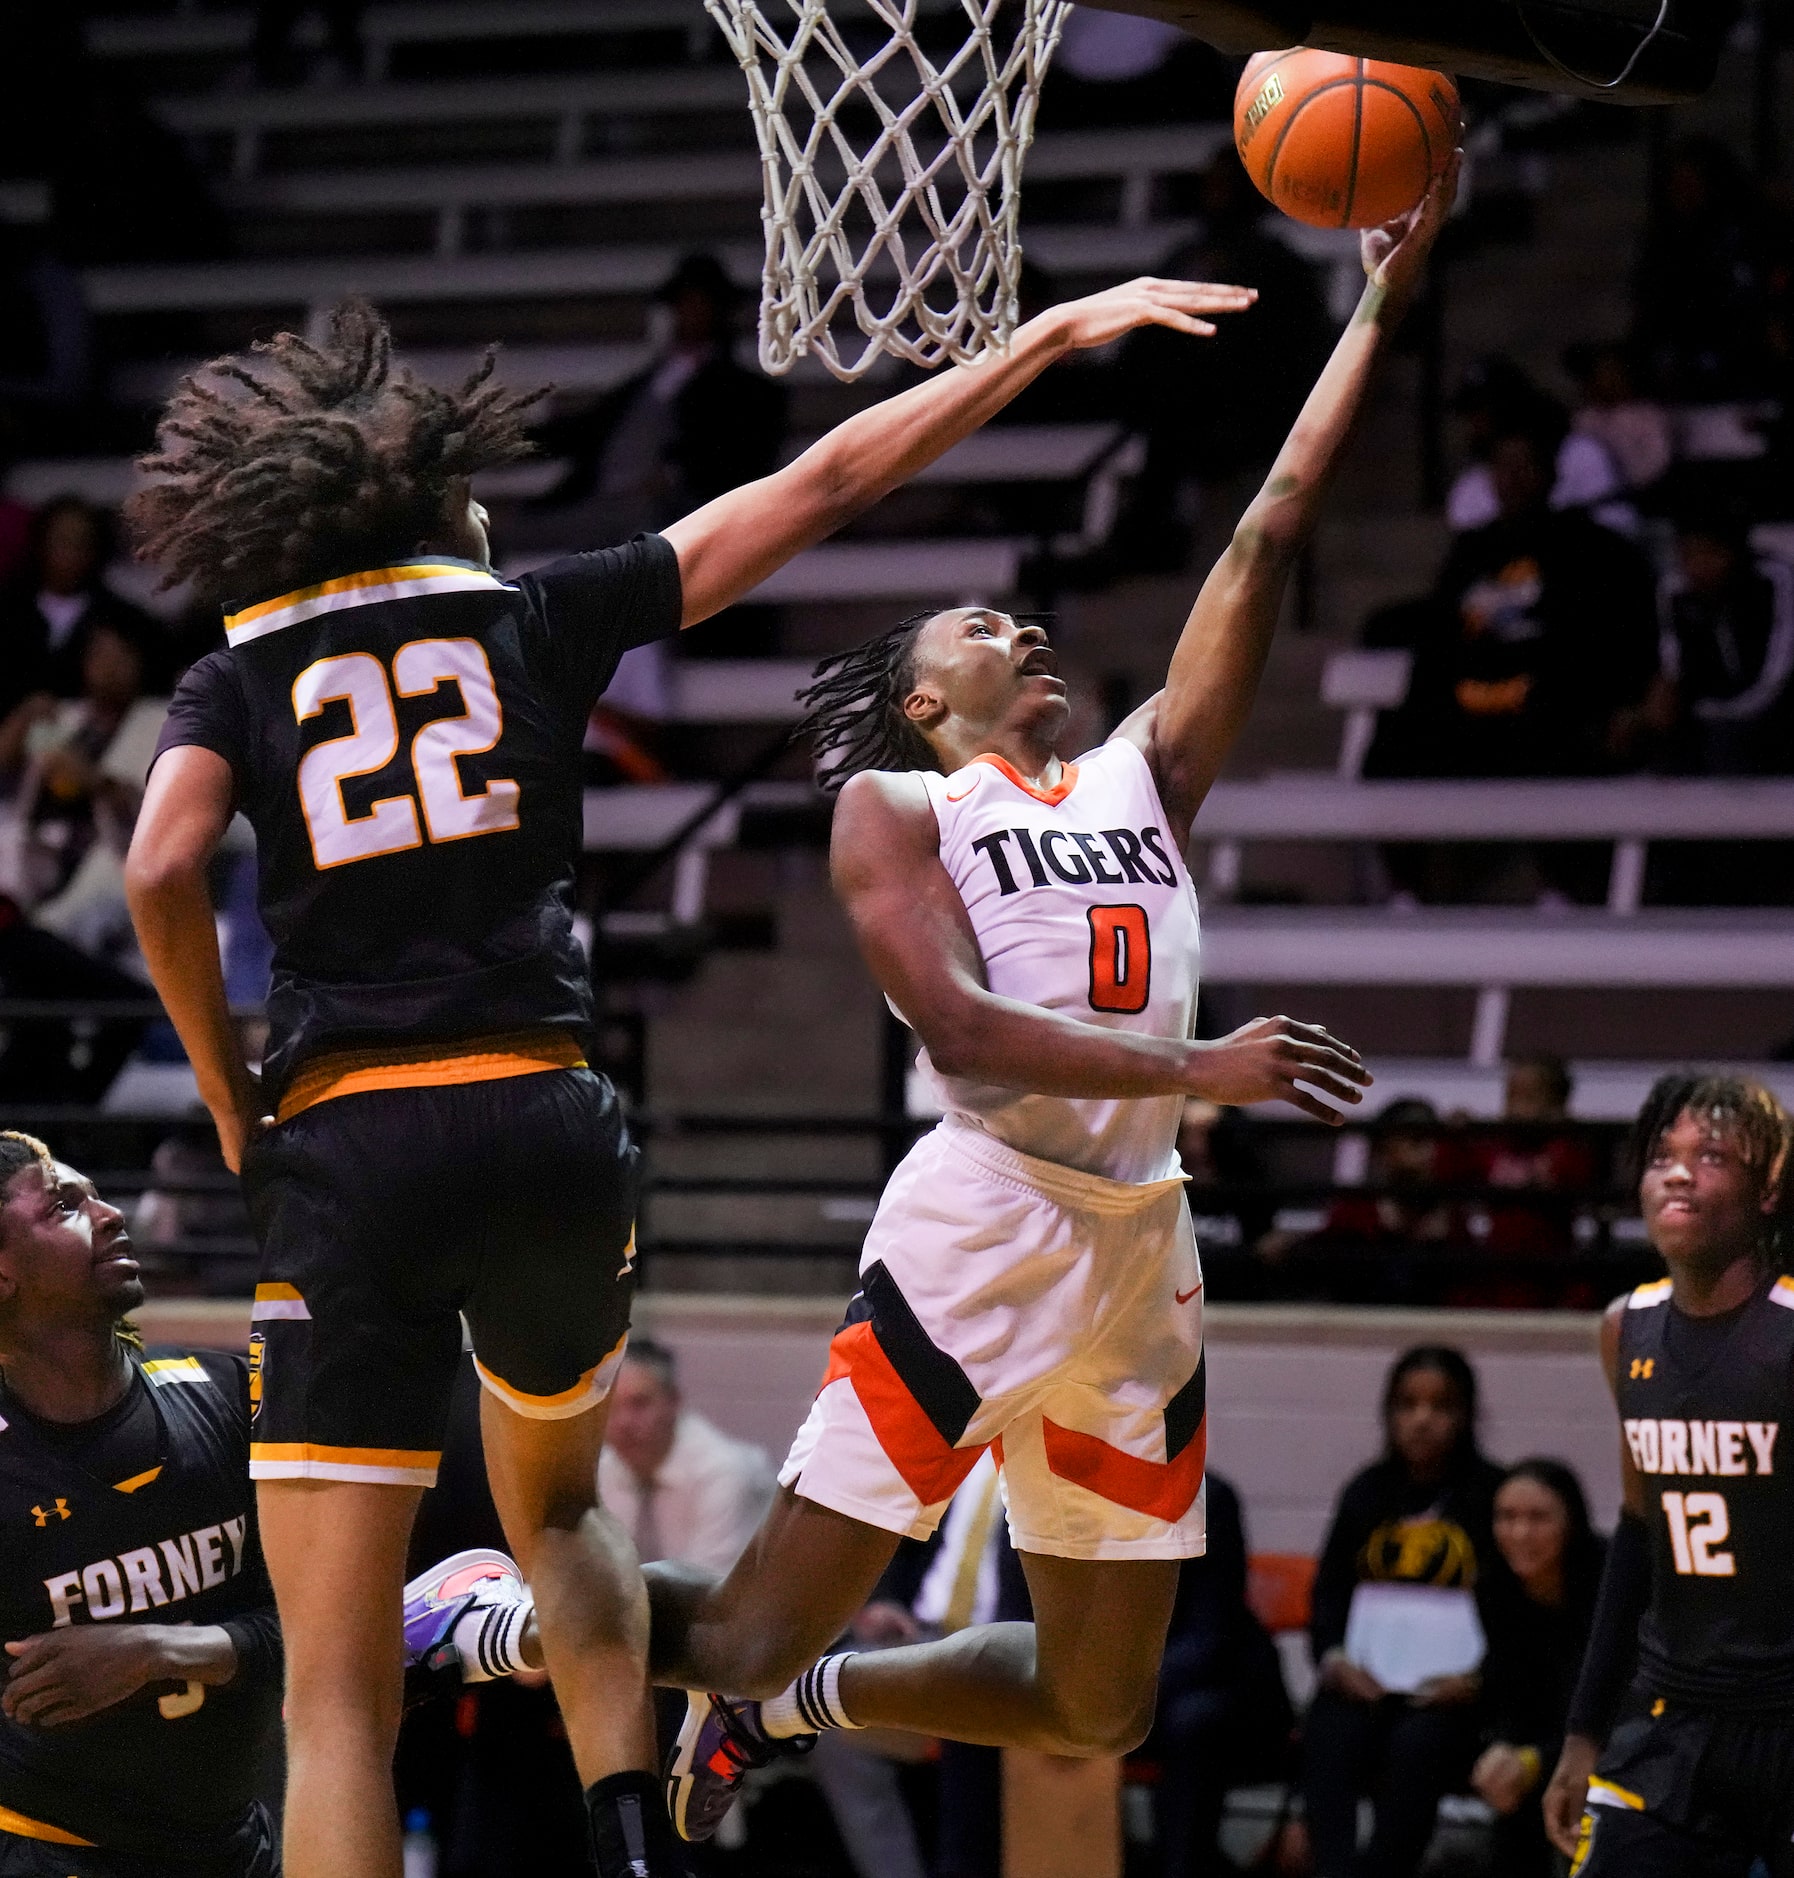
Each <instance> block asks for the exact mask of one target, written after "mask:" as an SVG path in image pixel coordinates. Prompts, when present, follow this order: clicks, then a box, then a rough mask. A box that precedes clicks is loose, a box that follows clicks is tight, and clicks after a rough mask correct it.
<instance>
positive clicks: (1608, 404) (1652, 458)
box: [1560, 345, 1674, 495]
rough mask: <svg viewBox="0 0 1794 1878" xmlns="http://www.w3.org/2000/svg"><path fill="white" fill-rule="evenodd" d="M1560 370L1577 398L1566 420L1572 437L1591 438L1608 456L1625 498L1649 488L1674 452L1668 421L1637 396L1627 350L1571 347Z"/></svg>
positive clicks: (1656, 406) (1657, 408)
mask: <svg viewBox="0 0 1794 1878" xmlns="http://www.w3.org/2000/svg"><path fill="white" fill-rule="evenodd" d="M1564 366H1565V368H1566V369H1567V370H1568V372H1569V374H1570V376H1571V377H1572V378H1574V379H1575V380H1576V384H1577V387H1578V389H1579V390H1580V392H1581V394H1582V397H1581V402H1580V403H1579V404H1578V405H1577V407H1576V412H1575V415H1574V416H1573V417H1572V418H1571V420H1570V428H1571V435H1572V436H1578V437H1590V438H1592V439H1593V440H1594V441H1595V442H1596V443H1598V444H1599V445H1600V446H1601V447H1602V449H1604V450H1605V451H1606V452H1607V454H1608V456H1609V457H1610V458H1611V459H1612V462H1613V466H1614V468H1615V469H1617V470H1618V471H1619V475H1620V483H1621V486H1622V488H1624V490H1625V491H1626V493H1627V494H1628V495H1638V494H1642V493H1644V492H1645V491H1647V490H1649V489H1650V488H1651V487H1652V486H1653V485H1654V484H1655V483H1657V482H1658V481H1659V480H1660V478H1661V477H1662V476H1663V473H1664V472H1665V471H1666V470H1667V469H1668V468H1669V465H1670V458H1671V456H1672V455H1673V454H1674V451H1673V447H1672V444H1671V440H1670V432H1669V417H1668V415H1667V413H1666V412H1665V411H1664V409H1663V406H1662V405H1660V404H1658V403H1656V402H1654V401H1653V400H1652V399H1650V398H1647V397H1645V396H1644V395H1643V394H1642V393H1641V392H1640V390H1639V388H1638V383H1637V376H1636V374H1635V372H1634V371H1633V366H1632V359H1631V355H1630V353H1629V352H1628V350H1627V348H1626V347H1625V346H1619V345H1604V346H1590V345H1580V346H1571V347H1570V349H1569V350H1568V351H1567V352H1566V353H1565V354H1564ZM1566 443H1567V439H1566ZM1560 474H1561V469H1560Z"/></svg>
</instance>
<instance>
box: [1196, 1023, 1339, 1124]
mask: <svg viewBox="0 0 1794 1878" xmlns="http://www.w3.org/2000/svg"><path fill="white" fill-rule="evenodd" d="M1191 1048H1192V1051H1193V1053H1194V1060H1193V1063H1192V1067H1191V1074H1190V1084H1189V1093H1190V1094H1191V1095H1194V1096H1201V1097H1202V1098H1203V1100H1204V1101H1207V1102H1223V1103H1229V1104H1238V1103H1243V1102H1288V1103H1291V1104H1293V1105H1294V1106H1295V1107H1296V1108H1299V1109H1301V1110H1302V1111H1303V1112H1304V1113H1305V1114H1309V1115H1312V1116H1313V1117H1314V1118H1315V1119H1316V1121H1322V1122H1330V1123H1332V1124H1333V1125H1334V1126H1335V1127H1337V1126H1338V1125H1339V1124H1340V1123H1341V1122H1342V1121H1344V1120H1345V1117H1344V1116H1343V1115H1342V1114H1341V1113H1340V1112H1339V1110H1338V1109H1336V1108H1333V1107H1331V1106H1330V1105H1329V1104H1328V1103H1325V1102H1323V1101H1322V1100H1321V1099H1320V1097H1319V1096H1317V1095H1314V1094H1312V1093H1311V1091H1310V1090H1309V1089H1300V1088H1298V1087H1297V1086H1296V1084H1297V1080H1298V1078H1299V1079H1300V1080H1301V1081H1302V1082H1305V1083H1308V1084H1310V1085H1311V1086H1312V1088H1313V1089H1323V1090H1325V1091H1326V1093H1327V1094H1328V1095H1330V1096H1332V1097H1333V1098H1334V1100H1335V1101H1338V1102H1347V1103H1357V1102H1362V1101H1363V1100H1364V1093H1363V1092H1364V1090H1365V1089H1366V1088H1368V1087H1369V1086H1370V1083H1371V1080H1372V1078H1371V1073H1370V1071H1369V1070H1367V1069H1366V1068H1365V1067H1364V1062H1363V1059H1362V1058H1361V1057H1360V1056H1359V1054H1358V1052H1357V1051H1356V1050H1354V1049H1353V1048H1352V1046H1351V1045H1350V1044H1349V1043H1341V1042H1340V1040H1339V1039H1338V1038H1337V1037H1335V1036H1332V1035H1331V1034H1329V1032H1328V1031H1327V1030H1326V1029H1324V1028H1323V1027H1322V1026H1321V1025H1319V1024H1298V1023H1296V1022H1295V1021H1294V1019H1293V1018H1288V1017H1255V1018H1253V1020H1252V1022H1251V1023H1249V1024H1242V1025H1241V1026H1240V1027H1239V1029H1238V1030H1236V1031H1234V1032H1232V1033H1231V1034H1230V1035H1228V1036H1225V1037H1221V1038H1218V1039H1217V1040H1216V1041H1215V1042H1213V1043H1198V1044H1194V1045H1192V1046H1191Z"/></svg>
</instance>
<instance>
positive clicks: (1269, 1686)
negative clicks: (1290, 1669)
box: [1140, 1471, 1294, 1878]
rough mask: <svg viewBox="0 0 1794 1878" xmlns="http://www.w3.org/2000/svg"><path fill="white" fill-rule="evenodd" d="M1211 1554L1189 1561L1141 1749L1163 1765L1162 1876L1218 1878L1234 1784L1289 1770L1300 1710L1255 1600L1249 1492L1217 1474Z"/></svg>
mask: <svg viewBox="0 0 1794 1878" xmlns="http://www.w3.org/2000/svg"><path fill="white" fill-rule="evenodd" d="M1207 1493H1208V1551H1207V1553H1206V1554H1205V1555H1204V1556H1203V1557H1201V1558H1192V1559H1185V1560H1184V1563H1183V1568H1182V1570H1181V1571H1180V1573H1179V1574H1178V1581H1177V1602H1176V1603H1175V1604H1174V1605H1173V1606H1172V1610H1171V1626H1170V1629H1169V1631H1168V1632H1167V1634H1166V1638H1165V1656H1164V1660H1163V1662H1162V1664H1161V1665H1160V1668H1159V1707H1158V1715H1157V1717H1156V1719H1155V1720H1154V1722H1153V1727H1152V1733H1151V1734H1150V1735H1149V1736H1148V1737H1147V1739H1146V1742H1145V1744H1144V1745H1143V1746H1142V1748H1141V1749H1140V1756H1141V1758H1142V1759H1143V1760H1147V1761H1154V1762H1157V1763H1158V1767H1159V1780H1158V1785H1157V1786H1156V1787H1155V1788H1154V1789H1153V1818H1154V1835H1155V1837H1156V1838H1157V1840H1158V1847H1159V1858H1160V1861H1161V1864H1160V1871H1161V1874H1162V1878H1220V1875H1221V1874H1222V1873H1224V1872H1228V1871H1231V1870H1232V1869H1233V1868H1232V1866H1231V1865H1229V1864H1228V1862H1227V1861H1226V1860H1225V1859H1224V1858H1223V1856H1222V1853H1221V1848H1220V1833H1221V1814H1222V1808H1223V1804H1224V1802H1225V1800H1226V1798H1227V1790H1228V1788H1229V1787H1234V1786H1242V1785H1246V1784H1248V1783H1251V1782H1253V1781H1259V1780H1275V1779H1279V1778H1282V1777H1284V1775H1285V1774H1286V1772H1287V1769H1288V1763H1289V1747H1290V1732H1291V1729H1292V1727H1293V1725H1294V1715H1293V1713H1292V1711H1291V1709H1290V1705H1289V1697H1288V1695H1287V1694H1286V1693H1285V1691H1284V1687H1283V1672H1282V1670H1281V1668H1280V1667H1279V1665H1278V1661H1277V1649H1276V1646H1275V1645H1274V1644H1273V1643H1272V1642H1271V1639H1270V1637H1269V1635H1268V1634H1267V1633H1266V1631H1265V1629H1264V1626H1263V1625H1262V1624H1260V1623H1259V1621H1258V1619H1257V1618H1256V1617H1255V1616H1253V1614H1252V1611H1251V1608H1250V1606H1249V1605H1248V1604H1247V1602H1246V1556H1247V1555H1246V1530H1245V1525H1244V1522H1243V1521H1242V1519H1241V1516H1240V1501H1239V1495H1238V1494H1236V1493H1235V1492H1234V1490H1233V1488H1232V1487H1230V1486H1229V1485H1228V1484H1227V1482H1226V1481H1225V1480H1223V1479H1222V1478H1221V1477H1220V1476H1219V1475H1218V1474H1216V1473H1214V1472H1212V1471H1211V1472H1210V1474H1209V1476H1208V1481H1207Z"/></svg>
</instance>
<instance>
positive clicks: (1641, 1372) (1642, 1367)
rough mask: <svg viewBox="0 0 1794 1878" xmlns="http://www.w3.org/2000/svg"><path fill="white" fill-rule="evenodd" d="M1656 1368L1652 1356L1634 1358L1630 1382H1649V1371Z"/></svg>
mask: <svg viewBox="0 0 1794 1878" xmlns="http://www.w3.org/2000/svg"><path fill="white" fill-rule="evenodd" d="M1656 1367H1657V1359H1656V1358H1655V1357H1654V1356H1635V1357H1634V1358H1633V1359H1632V1372H1631V1380H1632V1381H1633V1382H1649V1381H1650V1380H1651V1371H1652V1370H1654V1369H1655V1368H1656Z"/></svg>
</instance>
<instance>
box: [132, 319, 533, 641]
mask: <svg viewBox="0 0 1794 1878" xmlns="http://www.w3.org/2000/svg"><path fill="white" fill-rule="evenodd" d="M496 352H497V349H496V348H489V349H488V350H487V352H486V355H485V358H484V359H483V360H482V361H481V363H480V365H479V366H478V367H477V369H476V370H475V371H474V372H473V373H472V374H471V375H470V376H469V377H468V379H467V380H466V382H465V383H464V384H462V385H461V386H460V388H459V389H458V390H455V391H439V390H438V389H436V387H435V386H433V385H426V384H425V383H423V382H422V380H420V379H418V378H417V377H415V376H414V375H413V374H412V373H411V372H410V371H408V370H407V369H406V368H405V367H403V366H401V365H395V364H394V362H393V357H392V333H391V331H390V330H389V329H388V327H387V324H386V322H385V320H384V319H382V318H381V316H380V315H379V313H377V312H376V311H375V310H374V308H373V307H371V306H370V305H369V304H368V303H367V302H366V301H365V300H360V299H352V300H347V301H345V302H344V303H343V304H342V305H341V306H339V307H337V308H336V310H335V311H334V312H333V313H332V314H331V316H330V327H329V334H328V337H327V338H326V339H325V340H324V342H323V343H322V344H321V345H313V344H312V343H311V342H310V341H309V340H306V339H302V338H300V337H299V335H298V334H297V333H280V334H277V335H276V336H275V337H274V338H273V339H268V340H258V341H257V343H256V344H255V346H254V347H253V348H252V349H251V351H250V352H249V353H248V354H246V355H237V356H226V357H224V358H217V359H213V360H211V361H210V362H209V363H208V364H205V365H202V366H201V367H200V368H199V370H198V371H196V372H193V373H191V374H189V375H188V376H187V377H186V378H184V379H182V381H181V383H180V385H179V386H178V387H177V389H176V390H175V393H174V395H173V396H172V397H171V398H170V399H169V401H168V405H167V408H166V409H165V410H164V411H163V413H162V417H161V421H160V422H159V424H158V425H157V427H156V447H155V449H154V450H153V451H151V452H150V454H149V455H147V456H145V457H142V458H140V459H139V461H138V465H137V467H138V469H139V471H140V472H141V473H142V475H143V476H144V478H145V479H146V480H145V486H144V487H142V488H141V489H139V490H138V491H137V492H136V493H135V494H134V495H133V496H132V497H131V498H130V500H129V501H128V502H127V503H126V505H125V516H126V520H127V521H128V523H129V525H130V528H131V532H132V535H133V537H134V540H135V543H136V546H137V551H138V553H139V554H140V555H141V556H142V558H143V559H144V560H146V561H150V562H152V563H154V564H155V565H156V566H157V567H158V568H159V569H160V570H161V573H162V584H163V585H164V586H174V585H175V584H176V583H177V582H180V581H189V582H191V583H192V585H193V587H194V588H195V590H196V591H197V592H198V593H199V594H200V595H201V596H202V597H203V598H205V599H206V600H208V601H211V602H212V603H214V604H224V603H228V602H231V601H241V600H245V599H250V598H254V597H256V596H258V595H266V594H274V593H284V592H290V591H291V590H292V589H293V588H295V587H301V586H305V585H308V584H310V583H312V582H314V581H318V580H324V579H328V578H329V577H330V576H332V575H334V574H343V573H350V572H354V571H356V570H358V569H361V568H364V567H370V566H378V565H379V564H380V563H381V561H383V560H386V559H389V558H393V557H396V556H400V555H406V554H412V553H415V552H416V551H417V549H418V547H419V546H420V545H421V544H422V543H423V542H425V541H426V540H428V539H429V538H430V537H431V536H432V535H435V534H438V533H439V532H440V530H441V527H442V521H443V514H444V509H445V506H446V504H447V501H448V498H449V494H450V490H451V487H452V485H453V484H454V483H455V482H457V481H458V480H460V479H462V478H464V477H468V476H473V475H475V474H477V473H478V472H479V471H481V470H486V469H495V468H497V467H498V466H499V465H501V464H504V463H512V462H515V461H516V460H517V459H518V458H520V457H523V456H527V455H528V454H529V452H530V448H531V446H530V442H529V438H528V435H527V433H526V431H525V427H524V422H523V413H524V412H525V411H526V410H528V408H529V407H530V406H531V405H532V404H534V403H535V402H536V401H537V400H538V399H539V398H540V397H541V396H542V395H543V394H542V392H541V391H530V392H513V391H507V390H505V389H504V387H503V386H501V385H496V384H494V383H492V368H493V364H494V361H495V358H496Z"/></svg>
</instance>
